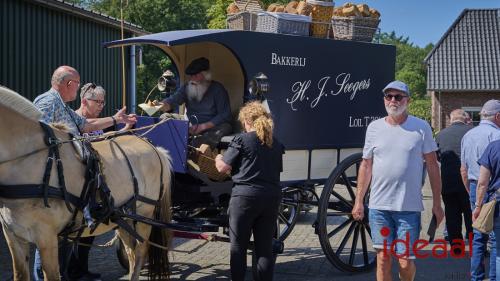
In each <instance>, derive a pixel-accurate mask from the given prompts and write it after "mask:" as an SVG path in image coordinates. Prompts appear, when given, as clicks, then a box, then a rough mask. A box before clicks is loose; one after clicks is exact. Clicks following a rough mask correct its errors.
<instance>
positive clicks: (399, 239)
mask: <svg viewBox="0 0 500 281" xmlns="http://www.w3.org/2000/svg"><path fill="white" fill-rule="evenodd" d="M368 219H369V221H370V228H371V234H372V241H373V248H375V249H380V250H384V251H387V253H394V252H395V253H396V254H397V255H398V257H401V258H408V259H415V254H414V253H413V245H414V244H415V241H416V240H417V239H418V238H419V236H420V228H421V223H420V212H407V211H384V210H375V209H370V212H369V217H368ZM407 245H408V246H409V247H408V249H407V247H406V246H407ZM391 249H392V250H391Z"/></svg>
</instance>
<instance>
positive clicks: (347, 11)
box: [342, 6, 361, 17]
mask: <svg viewBox="0 0 500 281" xmlns="http://www.w3.org/2000/svg"><path fill="white" fill-rule="evenodd" d="M342 13H343V14H344V16H345V17H360V16H361V13H360V12H359V10H358V7H356V6H350V7H347V8H343V9H342Z"/></svg>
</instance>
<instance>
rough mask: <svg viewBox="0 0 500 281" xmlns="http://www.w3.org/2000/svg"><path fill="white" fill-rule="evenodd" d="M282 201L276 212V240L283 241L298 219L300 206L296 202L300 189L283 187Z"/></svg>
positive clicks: (299, 195)
mask: <svg viewBox="0 0 500 281" xmlns="http://www.w3.org/2000/svg"><path fill="white" fill-rule="evenodd" d="M281 193H282V195H283V199H282V200H281V205H280V208H279V212H278V221H277V231H278V239H279V240H280V241H285V239H286V238H287V237H288V235H290V232H292V229H293V227H294V226H295V223H297V218H298V217H299V214H300V210H301V205H300V204H299V202H298V200H300V198H301V193H300V189H298V188H296V187H284V188H283V189H282V192H281Z"/></svg>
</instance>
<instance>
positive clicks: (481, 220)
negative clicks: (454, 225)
mask: <svg viewBox="0 0 500 281" xmlns="http://www.w3.org/2000/svg"><path fill="white" fill-rule="evenodd" d="M496 204H497V200H496V199H493V200H492V201H490V202H488V203H485V204H484V205H483V207H482V208H481V212H480V213H479V216H478V217H477V219H476V220H475V221H474V223H473V224H472V227H473V228H475V229H476V230H478V231H479V232H481V233H484V234H489V233H490V232H491V231H492V230H493V217H494V215H495V206H496Z"/></svg>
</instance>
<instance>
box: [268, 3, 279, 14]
mask: <svg viewBox="0 0 500 281" xmlns="http://www.w3.org/2000/svg"><path fill="white" fill-rule="evenodd" d="M277 6H278V4H276V3H272V4H271V5H269V7H267V11H268V12H274V11H275V10H276V7H277Z"/></svg>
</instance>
